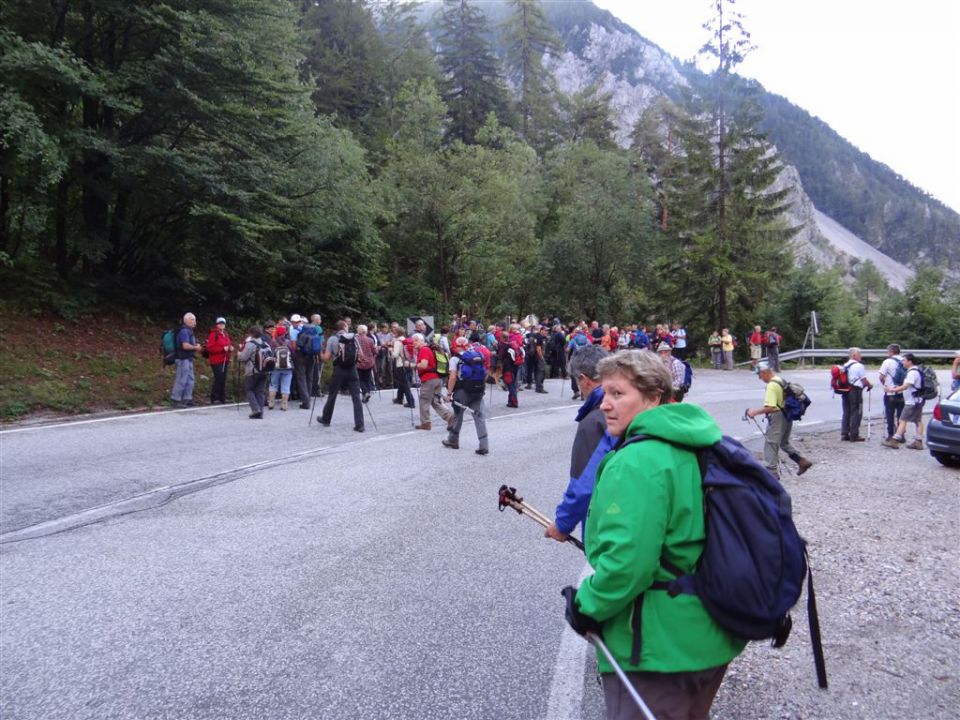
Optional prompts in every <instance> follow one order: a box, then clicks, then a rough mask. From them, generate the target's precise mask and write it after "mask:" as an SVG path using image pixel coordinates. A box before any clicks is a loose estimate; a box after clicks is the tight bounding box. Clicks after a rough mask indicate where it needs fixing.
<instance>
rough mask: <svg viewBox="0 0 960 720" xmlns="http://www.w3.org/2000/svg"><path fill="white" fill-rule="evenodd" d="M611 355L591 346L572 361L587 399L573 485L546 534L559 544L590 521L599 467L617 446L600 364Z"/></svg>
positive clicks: (579, 427)
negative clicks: (609, 430) (606, 408)
mask: <svg viewBox="0 0 960 720" xmlns="http://www.w3.org/2000/svg"><path fill="white" fill-rule="evenodd" d="M608 354H609V353H607V351H606V350H604V349H603V348H602V347H600V346H599V345H588V346H586V347H584V348H583V349H581V350H580V351H578V352H576V353H574V354H573V355H572V356H571V358H570V377H571V378H573V379H576V380H577V382H578V383H579V386H580V392H581V393H582V394H583V397H584V398H585V400H584V403H583V405H581V406H580V410H579V411H578V412H577V418H576V420H577V423H578V425H577V434H576V436H575V437H574V440H573V450H572V451H571V453H570V482H569V483H568V484H567V490H566V492H565V493H564V494H563V500H562V501H561V502H560V504H559V505H557V513H556V520H554V521H553V523H551V525H550V527H548V528H547V530H546V532H545V533H544V536H545V537H549V538H553V539H554V540H557V541H558V542H565V541H566V539H567V537H568V536H569V535H570V533H572V532H573V531H574V530H575V529H576V527H577V525H578V524H581V525H582V523H583V522H584V520H585V519H586V517H587V508H588V507H589V506H590V498H591V496H592V495H593V483H594V480H595V479H596V474H597V468H598V467H599V466H600V461H601V460H603V458H604V456H605V455H606V454H607V453H608V452H610V450H612V449H613V446H614V444H616V438H613V437H611V436H610V435H609V434H608V433H607V423H606V420H605V419H604V417H603V413H602V412H601V411H600V403H601V402H602V401H603V389H602V388H601V387H600V376H599V374H598V373H597V364H598V363H599V362H600V361H601V360H602V359H603V358H605V357H606V356H607V355H608ZM581 534H582V529H581Z"/></svg>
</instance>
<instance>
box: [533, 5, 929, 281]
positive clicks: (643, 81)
mask: <svg viewBox="0 0 960 720" xmlns="http://www.w3.org/2000/svg"><path fill="white" fill-rule="evenodd" d="M559 30H560V33H561V36H562V38H563V40H564V42H565V45H566V47H567V48H568V49H567V50H566V52H564V53H563V55H561V56H560V57H559V58H554V59H552V60H551V61H549V67H550V69H551V70H552V71H553V73H554V75H555V76H556V78H557V82H558V84H559V87H560V89H561V90H562V91H563V92H565V93H576V92H579V91H582V90H584V89H586V88H588V87H590V86H591V85H594V84H596V85H598V86H599V87H600V88H601V90H602V91H603V92H604V93H608V94H609V95H610V97H611V104H612V106H613V108H614V110H615V113H616V124H617V132H616V137H617V141H618V142H619V143H620V144H621V145H624V146H626V145H627V144H629V137H630V132H631V130H632V129H633V126H634V125H635V123H636V121H637V119H638V118H639V117H640V115H641V113H643V111H644V110H646V109H647V108H648V107H649V106H650V104H651V103H652V102H653V101H654V100H655V99H656V98H657V97H659V96H661V95H664V94H668V95H672V94H675V92H676V90H677V89H678V88H679V87H681V86H683V85H686V80H685V79H684V77H683V75H682V74H681V72H680V70H679V68H678V65H677V62H676V60H674V59H673V58H672V57H670V56H669V55H667V54H666V53H665V52H664V51H663V50H661V49H660V48H659V47H657V46H656V45H654V44H653V43H650V42H648V41H646V40H644V39H643V38H642V37H641V36H640V35H638V34H637V33H636V32H634V31H632V30H631V29H630V28H628V27H626V26H625V25H623V24H622V23H616V22H614V23H611V24H609V25H608V24H607V23H604V24H598V23H596V22H581V23H578V24H574V25H571V26H569V27H566V28H565V27H562V26H561V27H560V28H559ZM781 188H788V189H789V190H790V200H791V203H792V206H791V209H790V211H789V212H788V213H787V218H786V219H787V222H788V223H789V224H790V225H791V226H793V227H800V228H801V229H800V232H799V233H798V234H797V235H796V236H795V238H794V240H793V243H794V251H795V255H796V257H797V258H809V259H811V260H813V261H814V262H816V263H817V264H818V265H821V266H823V267H840V268H842V269H843V271H844V273H845V275H846V277H847V278H848V279H849V280H852V279H853V275H854V273H855V271H856V266H857V265H858V263H859V262H860V257H861V256H862V255H865V254H867V251H868V250H869V251H872V252H870V253H869V255H870V256H871V260H873V261H874V264H876V265H877V266H878V267H879V268H880V270H881V272H883V273H884V274H885V275H886V277H887V278H888V281H889V282H890V284H891V286H893V287H898V288H902V287H903V285H904V282H905V278H907V277H909V276H910V275H911V274H912V271H911V270H909V269H908V268H907V267H906V266H904V265H902V264H900V263H897V262H896V261H894V260H892V259H891V258H889V257H887V256H885V255H883V254H882V253H880V252H879V251H877V250H874V249H873V248H872V247H870V246H869V245H868V244H867V243H865V242H863V241H860V245H857V244H856V243H853V242H846V243H838V242H835V238H837V237H838V233H837V232H836V231H835V230H836V227H839V226H838V225H836V223H833V224H832V225H830V227H829V231H828V232H826V233H825V232H824V231H823V230H822V229H821V226H823V225H829V223H825V222H823V221H822V220H821V218H823V217H826V216H823V215H818V211H817V208H816V207H815V206H814V204H813V201H812V200H811V199H810V197H809V196H808V195H807V194H806V193H805V192H804V189H803V185H802V183H801V182H800V176H799V173H798V172H797V170H796V168H794V167H792V166H790V165H787V166H785V167H784V170H783V172H782V173H781V174H780V176H779V178H778V179H777V182H776V189H781ZM826 219H827V220H828V221H829V218H826ZM841 229H842V228H841ZM850 235H851V236H852V233H850ZM858 252H859V253H860V254H859V255H858Z"/></svg>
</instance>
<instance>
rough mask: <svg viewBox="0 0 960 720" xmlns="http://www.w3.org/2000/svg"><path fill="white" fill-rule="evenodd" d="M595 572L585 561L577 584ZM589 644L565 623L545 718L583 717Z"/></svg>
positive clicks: (547, 719) (569, 719) (574, 718)
mask: <svg viewBox="0 0 960 720" xmlns="http://www.w3.org/2000/svg"><path fill="white" fill-rule="evenodd" d="M592 572H593V571H592V569H591V568H590V566H589V565H586V564H584V566H583V572H581V573H580V580H579V582H578V583H577V585H578V586H579V584H580V583H582V582H583V580H584V578H586V577H588V576H589V575H590V574H591V573H592ZM589 648H590V645H589V643H587V641H586V640H584V639H583V638H582V637H580V636H579V635H577V634H576V633H575V632H574V631H573V630H571V629H570V626H569V625H567V624H566V623H564V625H563V632H562V633H561V635H560V647H559V649H558V650H557V661H556V663H555V664H554V666H553V679H552V680H551V681H550V697H549V699H548V700H547V714H546V715H545V720H580V718H581V717H582V713H581V706H582V704H583V672H584V665H585V664H586V662H587V650H588V649H589Z"/></svg>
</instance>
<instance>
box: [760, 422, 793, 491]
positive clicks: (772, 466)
mask: <svg viewBox="0 0 960 720" xmlns="http://www.w3.org/2000/svg"><path fill="white" fill-rule="evenodd" d="M792 431H793V421H792V420H787V418H786V416H785V415H784V414H783V413H782V412H780V411H779V410H778V411H777V412H775V413H770V414H769V415H767V436H766V440H765V441H764V443H763V464H764V465H765V466H766V468H767V470H769V471H770V472H771V473H773V475H774V477H780V451H781V450H783V451H784V452H785V453H786V454H787V456H788V457H791V458H792V457H794V456H797V455H799V454H800V453H798V452H797V449H796V448H795V447H794V446H793V445H791V444H790V433H791V432H792Z"/></svg>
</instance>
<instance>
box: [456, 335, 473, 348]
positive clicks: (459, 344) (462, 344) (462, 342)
mask: <svg viewBox="0 0 960 720" xmlns="http://www.w3.org/2000/svg"><path fill="white" fill-rule="evenodd" d="M453 344H454V345H456V346H457V347H466V346H467V345H469V344H470V341H469V340H467V339H466V338H465V337H458V338H457V339H456V340H454V341H453Z"/></svg>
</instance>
